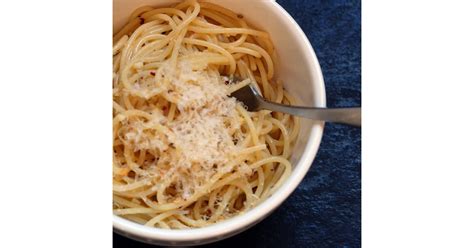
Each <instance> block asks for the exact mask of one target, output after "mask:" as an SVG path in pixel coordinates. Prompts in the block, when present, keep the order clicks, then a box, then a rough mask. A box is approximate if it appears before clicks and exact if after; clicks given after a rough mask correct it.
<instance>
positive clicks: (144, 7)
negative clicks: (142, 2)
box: [128, 6, 155, 21]
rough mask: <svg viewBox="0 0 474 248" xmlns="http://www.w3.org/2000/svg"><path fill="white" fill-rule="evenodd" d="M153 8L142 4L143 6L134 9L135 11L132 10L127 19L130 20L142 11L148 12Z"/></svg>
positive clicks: (138, 15)
mask: <svg viewBox="0 0 474 248" xmlns="http://www.w3.org/2000/svg"><path fill="white" fill-rule="evenodd" d="M154 9H155V8H153V7H151V6H143V7H140V8H138V9H136V10H135V11H133V12H132V13H131V14H130V17H129V18H128V21H131V20H133V19H135V18H137V17H141V15H142V14H143V13H146V12H149V11H152V10H154Z"/></svg>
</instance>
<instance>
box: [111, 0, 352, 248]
mask: <svg viewBox="0 0 474 248" xmlns="http://www.w3.org/2000/svg"><path fill="white" fill-rule="evenodd" d="M247 1H250V0H247ZM277 2H278V3H280V4H281V5H282V6H283V7H284V8H285V9H286V10H287V11H288V12H289V13H290V14H291V15H292V16H293V18H295V20H296V21H297V22H298V24H299V25H300V26H301V27H302V29H303V30H304V32H305V33H306V35H307V36H308V38H309V40H310V41H311V44H312V45H313V47H314V49H315V51H316V54H317V56H318V59H319V62H320V63H321V67H322V70H323V74H324V79H325V83H326V94H327V105H328V107H344V106H360V104H361V82H360V81H361V80H360V77H361V76H360V75H361V73H360V72H361V56H360V53H361V17H360V12H361V10H360V8H361V3H360V0H353V1H351V0H332V1H323V0H321V1H319V0H277ZM360 135H361V130H360V129H358V128H353V127H347V126H342V125H336V124H330V123H328V124H326V128H325V130H324V137H323V140H322V143H321V147H320V150H319V151H318V154H317V155H316V158H315V160H314V162H313V165H312V167H311V169H310V171H309V172H308V174H307V175H306V177H305V179H304V180H303V182H302V183H301V184H300V186H299V187H298V188H297V189H296V191H295V192H294V193H293V194H292V195H291V196H290V197H289V198H288V199H287V200H286V201H285V202H284V203H283V205H282V206H281V207H280V208H278V209H277V210H276V211H275V212H274V213H273V214H271V215H270V216H269V217H268V218H266V219H265V220H264V221H262V222H261V223H259V224H258V225H256V226H255V227H253V228H251V229H249V230H247V231H245V232H244V233H242V234H239V235H237V236H235V237H232V238H229V239H227V240H224V241H221V242H219V243H215V244H210V245H208V247H229V246H232V245H238V246H239V247H359V246H360V240H361V136H360ZM115 245H116V246H120V247H153V246H149V245H146V244H142V243H139V242H135V241H132V240H129V239H126V238H124V237H121V236H119V235H117V234H114V246H115Z"/></svg>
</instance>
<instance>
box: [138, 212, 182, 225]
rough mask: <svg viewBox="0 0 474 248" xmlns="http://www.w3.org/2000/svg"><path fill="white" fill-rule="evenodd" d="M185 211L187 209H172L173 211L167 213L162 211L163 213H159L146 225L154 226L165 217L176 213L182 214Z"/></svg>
mask: <svg viewBox="0 0 474 248" xmlns="http://www.w3.org/2000/svg"><path fill="white" fill-rule="evenodd" d="M183 212H184V213H185V211H182V210H171V211H168V212H166V213H162V214H159V215H157V216H156V217H154V218H152V219H151V220H149V221H148V222H147V223H146V224H145V226H154V225H155V224H156V223H157V222H158V221H160V220H162V219H165V218H167V217H169V216H171V215H175V214H180V213H183Z"/></svg>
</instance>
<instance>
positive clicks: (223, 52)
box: [183, 38, 236, 74]
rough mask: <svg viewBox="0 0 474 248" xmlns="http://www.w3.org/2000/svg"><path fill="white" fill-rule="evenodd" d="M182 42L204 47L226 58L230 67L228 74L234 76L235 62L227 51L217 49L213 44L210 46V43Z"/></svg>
mask: <svg viewBox="0 0 474 248" xmlns="http://www.w3.org/2000/svg"><path fill="white" fill-rule="evenodd" d="M183 42H184V43H188V44H193V45H199V46H204V47H207V48H209V49H212V50H215V51H216V52H218V53H220V54H222V55H223V56H225V57H226V58H228V59H229V65H230V72H229V73H230V74H234V72H235V68H236V62H235V60H234V57H232V55H231V54H230V53H229V52H228V51H226V50H225V49H224V48H222V47H219V46H217V45H215V44H212V43H210V42H207V41H202V40H197V39H190V38H184V39H183Z"/></svg>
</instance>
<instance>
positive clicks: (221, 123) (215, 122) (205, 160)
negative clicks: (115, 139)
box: [123, 61, 249, 199]
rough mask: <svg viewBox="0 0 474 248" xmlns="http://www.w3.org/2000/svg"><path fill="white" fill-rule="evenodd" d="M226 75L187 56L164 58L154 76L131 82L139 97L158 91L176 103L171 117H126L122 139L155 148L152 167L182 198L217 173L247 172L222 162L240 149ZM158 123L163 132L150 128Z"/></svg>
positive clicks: (137, 147)
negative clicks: (173, 59) (156, 155)
mask: <svg viewBox="0 0 474 248" xmlns="http://www.w3.org/2000/svg"><path fill="white" fill-rule="evenodd" d="M140 67H141V66H136V67H135V68H137V69H139V68H140ZM224 80H226V79H225V78H223V77H221V76H220V75H219V73H218V71H217V70H210V69H209V68H206V67H202V66H200V67H196V66H194V65H193V64H192V63H189V62H187V61H178V63H177V66H173V65H172V63H171V62H170V61H166V62H164V63H163V64H162V65H161V66H160V67H159V68H158V69H157V70H156V72H154V73H153V77H151V76H150V77H148V78H144V79H143V80H142V82H139V81H137V82H135V84H134V88H135V89H136V90H137V92H139V95H140V96H146V97H148V98H151V97H152V96H154V95H156V94H157V92H159V94H158V95H159V96H161V97H163V98H165V99H166V100H168V101H169V102H171V103H174V104H175V105H176V107H177V112H178V113H176V117H175V118H174V120H172V121H168V120H167V117H166V116H164V114H163V112H162V111H154V112H153V113H152V116H153V119H152V120H148V121H144V120H140V119H139V120H137V119H133V120H124V121H126V122H127V123H126V124H125V125H124V126H125V127H127V129H126V131H125V132H124V134H123V140H124V142H128V144H130V145H132V147H134V148H135V151H139V150H153V151H157V152H159V154H160V155H159V160H158V161H157V162H156V164H155V165H153V166H152V168H155V169H156V170H157V172H156V174H157V175H160V176H161V180H165V181H168V182H172V183H173V185H174V187H175V190H176V192H177V194H178V195H179V197H181V198H183V199H188V198H189V197H191V196H192V195H193V193H194V192H196V191H197V190H199V188H200V187H201V186H203V185H204V184H205V183H206V182H207V181H208V180H209V179H210V178H211V177H212V176H213V175H214V174H216V173H218V172H230V171H231V170H232V169H239V168H241V170H242V173H245V174H248V173H249V172H248V170H249V168H243V167H242V166H239V167H238V168H228V166H226V165H227V163H228V162H229V161H230V160H231V159H233V158H234V157H235V154H236V152H238V151H239V150H240V149H241V148H240V147H239V146H238V145H236V144H235V143H234V141H235V139H239V138H240V137H241V136H238V132H236V130H240V128H241V127H240V121H235V120H239V116H238V112H237V110H236V106H237V104H238V103H237V102H236V100H235V99H234V98H230V97H228V96H227V90H228V86H227V85H225V83H224ZM150 81H153V83H151V82H150ZM144 82H145V83H144ZM152 86H153V87H152ZM131 93H132V94H133V92H131ZM232 120H233V121H232ZM156 125H159V126H160V127H162V128H161V129H162V130H161V129H160V130H161V132H156V130H154V129H153V127H156Z"/></svg>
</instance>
